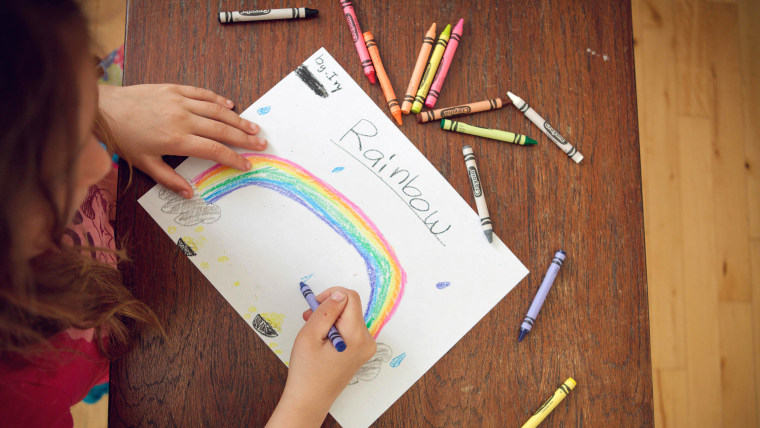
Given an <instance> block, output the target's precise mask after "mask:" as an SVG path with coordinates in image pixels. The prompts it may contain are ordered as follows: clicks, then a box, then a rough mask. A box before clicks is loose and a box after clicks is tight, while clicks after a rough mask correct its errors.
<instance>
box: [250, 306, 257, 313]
mask: <svg viewBox="0 0 760 428" xmlns="http://www.w3.org/2000/svg"><path fill="white" fill-rule="evenodd" d="M248 312H251V313H253V312H256V306H251V307H250V308H248Z"/></svg>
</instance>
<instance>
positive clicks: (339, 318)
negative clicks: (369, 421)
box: [267, 287, 377, 427]
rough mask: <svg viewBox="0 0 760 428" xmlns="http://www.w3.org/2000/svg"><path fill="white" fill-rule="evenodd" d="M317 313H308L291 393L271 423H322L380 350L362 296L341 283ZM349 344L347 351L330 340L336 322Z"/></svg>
mask: <svg viewBox="0 0 760 428" xmlns="http://www.w3.org/2000/svg"><path fill="white" fill-rule="evenodd" d="M317 301H318V302H320V303H321V304H320V305H319V308H317V310H316V312H314V313H312V312H311V310H307V311H306V312H304V319H305V320H307V321H306V325H305V326H303V328H302V329H301V331H300V332H299V333H298V336H297V337H296V340H295V343H294V344H293V351H292V353H291V355H290V367H289V369H288V381H287V382H286V384H285V391H284V392H283V393H282V398H281V399H280V402H279V403H278V404H277V408H276V409H275V411H274V413H273V414H272V417H271V419H270V420H269V423H268V424H267V426H268V427H276V426H298V427H303V426H320V425H321V424H322V421H323V420H324V418H325V416H327V412H328V411H329V410H330V406H332V404H333V402H334V401H335V399H336V398H338V395H340V393H341V392H342V391H343V389H344V388H345V387H346V385H348V382H349V381H350V380H351V378H352V377H353V375H354V374H355V373H356V371H357V370H359V368H360V367H361V366H362V365H363V364H364V363H366V362H367V361H368V360H369V359H370V358H372V356H373V355H375V351H376V349H377V345H376V344H375V340H374V339H373V338H372V336H371V335H370V334H369V331H368V330H367V326H366V325H365V324H364V318H363V317H362V306H361V301H360V299H359V294H358V293H356V292H355V291H353V290H348V289H345V288H340V287H335V288H331V289H328V290H325V291H324V292H322V293H321V294H320V295H318V296H317ZM333 324H335V327H336V328H337V329H338V332H340V334H341V336H342V337H343V340H344V341H345V342H346V349H345V350H344V351H343V352H338V351H336V350H335V347H334V346H333V344H332V342H330V341H329V340H327V339H326V337H327V332H328V330H330V326H332V325H333Z"/></svg>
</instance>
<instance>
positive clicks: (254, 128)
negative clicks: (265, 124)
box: [248, 122, 259, 132]
mask: <svg viewBox="0 0 760 428" xmlns="http://www.w3.org/2000/svg"><path fill="white" fill-rule="evenodd" d="M248 127H249V128H251V131H253V132H259V125H256V124H255V123H253V122H248Z"/></svg>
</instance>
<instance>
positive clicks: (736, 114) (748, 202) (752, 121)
mask: <svg viewBox="0 0 760 428" xmlns="http://www.w3.org/2000/svg"><path fill="white" fill-rule="evenodd" d="M83 3H84V5H85V9H86V10H87V11H88V12H89V15H90V16H91V17H92V19H94V21H93V24H92V31H93V34H94V35H95V37H96V39H97V41H98V45H97V46H98V50H97V53H98V54H99V55H103V54H104V53H107V52H109V51H110V50H112V49H114V48H116V47H117V46H118V45H119V44H121V43H122V42H123V37H124V12H125V9H126V8H125V4H126V0H111V1H107V0H83ZM632 6H633V28H634V38H635V55H636V60H635V65H636V87H637V92H638V93H637V95H638V104H639V129H640V140H641V162H642V181H643V196H644V210H645V212H644V218H645V233H646V246H647V248H646V250H647V275H648V280H649V305H650V306H649V308H650V309H649V311H650V323H651V329H652V332H651V340H652V366H653V382H654V398H655V423H656V426H658V427H660V428H670V427H686V426H689V427H720V426H723V427H760V33H758V32H756V31H755V27H757V26H758V25H759V24H760V0H735V1H731V0H725V1H706V0H659V1H658V0H632ZM73 411H74V418H75V426H78V427H102V426H106V416H107V400H101V402H100V403H98V404H97V405H95V406H91V405H86V404H79V405H77V406H75V408H74V410H73Z"/></svg>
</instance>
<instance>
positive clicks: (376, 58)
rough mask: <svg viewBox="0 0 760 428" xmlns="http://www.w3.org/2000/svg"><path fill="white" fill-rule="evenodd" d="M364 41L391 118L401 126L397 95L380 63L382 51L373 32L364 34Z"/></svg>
mask: <svg viewBox="0 0 760 428" xmlns="http://www.w3.org/2000/svg"><path fill="white" fill-rule="evenodd" d="M364 41H365V42H367V50H368V51H369V56H370V57H372V63H373V64H374V65H375V72H376V73H377V79H378V80H380V87H381V88H383V94H384V95H385V100H386V101H388V108H389V109H391V116H393V118H394V119H396V122H398V124H399V125H401V108H400V107H399V106H398V100H397V99H396V93H395V92H393V86H391V81H390V80H388V75H387V74H385V67H383V62H382V61H380V51H379V50H378V49H377V42H375V38H374V37H372V32H371V31H367V32H366V33H364Z"/></svg>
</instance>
